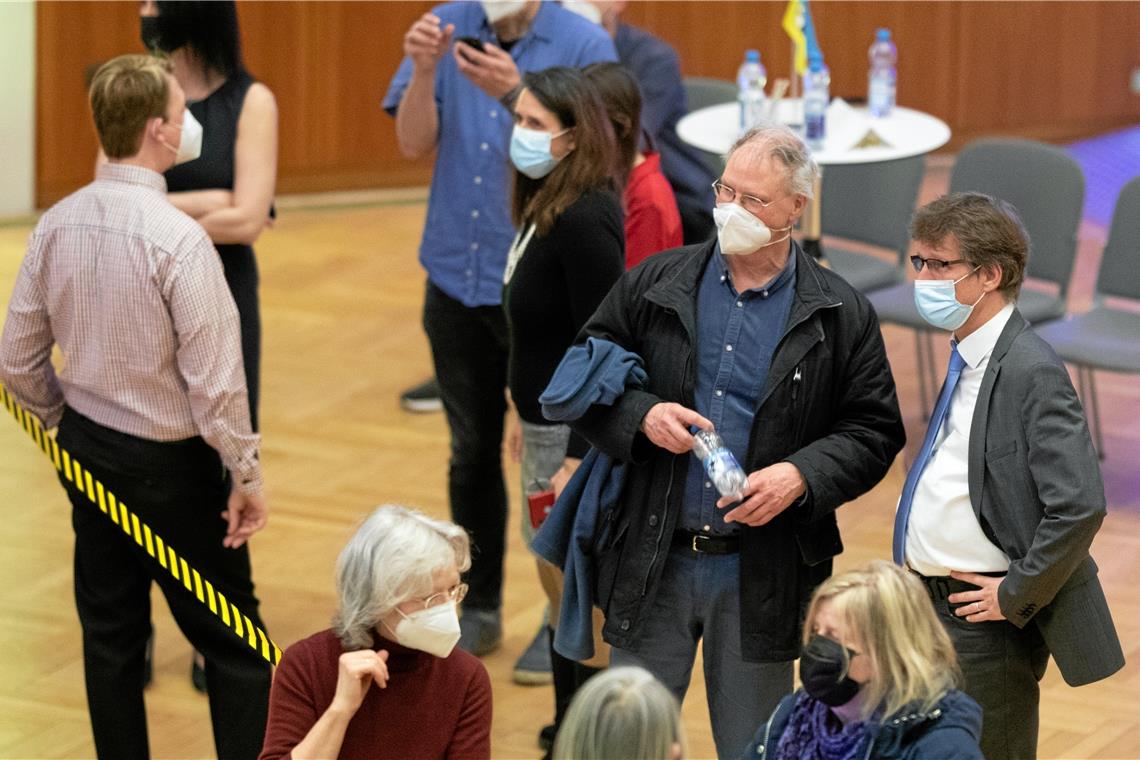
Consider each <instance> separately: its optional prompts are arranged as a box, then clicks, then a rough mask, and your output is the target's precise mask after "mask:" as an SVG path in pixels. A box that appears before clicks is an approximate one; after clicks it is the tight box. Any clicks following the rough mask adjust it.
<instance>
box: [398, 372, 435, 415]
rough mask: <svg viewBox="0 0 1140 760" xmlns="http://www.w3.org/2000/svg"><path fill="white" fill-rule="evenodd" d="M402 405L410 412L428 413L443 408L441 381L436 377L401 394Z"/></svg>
mask: <svg viewBox="0 0 1140 760" xmlns="http://www.w3.org/2000/svg"><path fill="white" fill-rule="evenodd" d="M400 406H401V407H402V408H403V409H404V410H405V411H408V412H417V413H421V414H422V413H427V412H438V411H441V410H442V409H443V401H441V400H440V398H439V382H437V381H436V379H435V378H434V377H431V378H429V379H427V380H426V381H424V382H422V383H420V384H419V385H417V386H415V387H413V388H408V389H407V390H406V391H404V392H403V393H401V394H400Z"/></svg>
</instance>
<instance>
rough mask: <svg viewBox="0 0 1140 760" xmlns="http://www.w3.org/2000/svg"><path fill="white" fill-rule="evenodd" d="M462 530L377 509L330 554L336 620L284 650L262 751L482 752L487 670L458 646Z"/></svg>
mask: <svg viewBox="0 0 1140 760" xmlns="http://www.w3.org/2000/svg"><path fill="white" fill-rule="evenodd" d="M470 565H471V554H470V548H469V544H468V539H467V533H466V532H464V530H463V529H462V528H460V527H459V526H457V525H454V524H452V523H449V522H444V521H442V520H433V519H432V518H430V517H427V516H426V515H424V514H422V513H420V512H416V511H414V510H410V509H406V508H404V507H397V506H390V505H389V506H383V507H380V508H379V509H377V510H376V511H375V512H373V513H372V515H371V516H370V517H369V518H368V519H367V520H365V522H364V524H363V525H361V526H360V528H359V529H358V530H357V531H356V533H355V534H354V535H353V537H352V538H351V539H349V542H348V545H347V546H345V548H344V550H343V551H342V552H341V553H340V558H339V559H338V560H337V593H338V595H339V597H340V604H339V609H338V611H337V614H336V617H335V618H334V620H333V627H332V628H331V629H329V630H325V631H321V632H320V633H317V634H314V635H312V636H310V637H309V638H307V639H305V640H303V641H299V642H297V643H296V644H294V645H293V646H291V647H289V648H288V649H287V650H285V655H284V656H283V657H282V658H281V663H280V665H278V667H277V673H276V675H275V676H274V678H273V690H272V692H271V693H270V696H269V723H268V725H267V726H266V730H265V744H264V746H263V747H262V749H261V760H270V759H271V758H284V757H291V758H294V760H301V758H330V757H339V758H342V760H345V759H347V758H362V759H363V758H399V760H404V758H412V757H414V758H444V757H446V758H472V759H473V760H482V759H483V758H489V757H490V756H491V679H490V678H488V676H487V670H486V668H484V667H483V663H481V662H480V661H479V660H478V659H477V658H476V657H475V656H474V655H471V654H468V653H467V652H464V651H463V650H462V649H456V648H455V644H456V642H457V641H458V640H459V617H458V614H457V612H456V605H457V604H458V603H459V602H461V601H462V600H463V596H464V595H465V594H466V593H467V584H465V583H460V582H459V573H460V572H462V571H464V570H466V569H467V568H468V567H470Z"/></svg>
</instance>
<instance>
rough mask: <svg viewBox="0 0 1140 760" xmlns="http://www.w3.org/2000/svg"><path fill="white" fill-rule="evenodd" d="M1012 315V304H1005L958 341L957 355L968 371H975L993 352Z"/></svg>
mask: <svg viewBox="0 0 1140 760" xmlns="http://www.w3.org/2000/svg"><path fill="white" fill-rule="evenodd" d="M1012 314H1013V304H1012V303H1007V304H1006V305H1005V306H1003V307H1002V308H1001V311H999V312H998V313H997V314H994V315H993V316H992V317H990V318H989V320H987V321H986V323H985V324H984V325H982V326H981V327H979V328H978V329H977V330H974V331H973V332H972V333H970V334H969V335H967V336H966V337H965V338H962V340H960V341H958V353H959V354H961V355H962V358H963V359H965V360H966V364H968V365H969V367H970V369H977V368H978V365H980V364H981V363H982V362H983V361H985V359H986V358H987V357H988V356H989V355H990V354H991V353H992V352H993V350H994V346H996V345H997V342H998V338H1000V337H1001V331H1002V330H1004V329H1005V323H1006V322H1008V321H1009V318H1010V316H1011V315H1012Z"/></svg>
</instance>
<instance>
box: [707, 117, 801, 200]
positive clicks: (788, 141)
mask: <svg viewBox="0 0 1140 760" xmlns="http://www.w3.org/2000/svg"><path fill="white" fill-rule="evenodd" d="M741 148H749V149H752V150H759V151H763V153H762V155H766V156H768V157H769V158H773V159H775V160H776V161H779V162H780V165H781V166H783V167H784V168H785V169H787V170H788V181H787V184H788V189H789V190H790V191H791V192H793V193H796V194H799V195H802V196H804V197H805V198H811V197H812V195H813V192H812V190H813V187H814V185H815V180H816V178H817V177H818V176H819V165H818V164H816V162H815V159H814V158H812V155H811V150H809V149H808V146H807V143H805V142H804V141H803V138H801V137H800V136H799V135H797V134H796V133H795V132H793V131H792V130H791V129H789V128H788V127H786V126H784V125H783V124H775V123H769V124H762V125H760V126H758V127H753V128H752V129H750V130H748V131H747V132H745V133H744V134H743V135H741V137H740V139H739V140H737V141H736V142H735V143H733V145H732V148H730V149H729V151H728V156H727V157H726V160H727V159H730V158H732V155H733V154H734V153H736V151H738V150H740V149H741Z"/></svg>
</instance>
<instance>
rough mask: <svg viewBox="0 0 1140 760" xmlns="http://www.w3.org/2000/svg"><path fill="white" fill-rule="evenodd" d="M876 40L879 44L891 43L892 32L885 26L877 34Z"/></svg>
mask: <svg viewBox="0 0 1140 760" xmlns="http://www.w3.org/2000/svg"><path fill="white" fill-rule="evenodd" d="M875 39H876V40H878V41H879V42H890V41H891V30H890V29H887V28H886V27H885V26H884V27H880V28H879V30H878V31H876V32H875Z"/></svg>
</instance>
